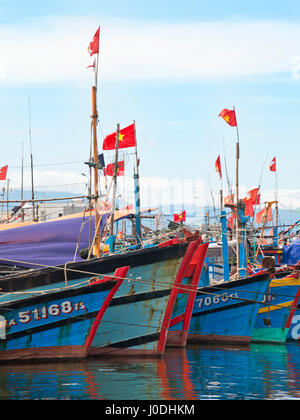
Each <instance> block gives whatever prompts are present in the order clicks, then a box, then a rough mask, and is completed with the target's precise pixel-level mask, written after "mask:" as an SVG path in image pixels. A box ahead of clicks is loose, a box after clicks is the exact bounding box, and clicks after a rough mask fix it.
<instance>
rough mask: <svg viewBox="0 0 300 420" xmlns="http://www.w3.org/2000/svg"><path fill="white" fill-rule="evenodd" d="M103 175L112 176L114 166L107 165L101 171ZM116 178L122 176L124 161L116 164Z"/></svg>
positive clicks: (111, 164)
mask: <svg viewBox="0 0 300 420" xmlns="http://www.w3.org/2000/svg"><path fill="white" fill-rule="evenodd" d="M103 172H104V175H107V176H113V175H114V172H115V164H114V163H109V164H108V165H107V166H106V169H104V170H103ZM117 176H124V160H121V161H120V162H118V169H117Z"/></svg>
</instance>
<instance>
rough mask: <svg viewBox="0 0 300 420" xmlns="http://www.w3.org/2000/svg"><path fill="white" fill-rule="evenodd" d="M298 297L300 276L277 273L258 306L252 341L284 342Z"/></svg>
mask: <svg viewBox="0 0 300 420" xmlns="http://www.w3.org/2000/svg"><path fill="white" fill-rule="evenodd" d="M299 297H300V276H299V274H296V273H292V274H291V273H290V272H287V273H286V274H284V273H277V275H275V276H274V278H273V279H272V281H271V282H270V288H269V291H268V293H267V294H266V296H265V299H264V303H263V304H262V305H261V306H260V308H259V310H258V314H257V317H256V321H255V325H254V328H253V331H252V338H251V340H252V341H253V342H270V343H276V344H283V343H285V342H286V340H287V337H288V333H289V330H290V327H291V324H292V320H293V317H294V315H295V311H296V309H297V304H298V300H299Z"/></svg>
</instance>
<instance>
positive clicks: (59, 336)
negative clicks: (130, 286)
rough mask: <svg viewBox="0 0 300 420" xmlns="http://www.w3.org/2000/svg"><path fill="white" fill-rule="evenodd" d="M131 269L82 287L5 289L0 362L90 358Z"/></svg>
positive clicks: (1, 298) (0, 302) (1, 304)
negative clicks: (90, 350) (114, 299)
mask: <svg viewBox="0 0 300 420" xmlns="http://www.w3.org/2000/svg"><path fill="white" fill-rule="evenodd" d="M128 269H129V267H121V268H118V269H117V270H116V271H115V273H114V275H113V276H106V277H104V278H101V279H98V280H95V281H91V282H88V283H86V282H80V283H79V284H78V285H77V287H69V286H67V287H60V288H48V289H47V290H44V291H43V292H41V291H31V292H30V293H28V292H27V293H26V292H19V293H16V292H12V293H3V292H2V293H1V296H0V314H1V318H0V319H1V339H0V362H1V363H3V362H8V361H10V362H23V363H24V362H25V361H29V360H31V361H32V360H35V361H46V360H47V361H49V360H51V361H52V360H69V359H72V360H73V359H84V358H86V357H87V354H88V350H89V348H90V346H91V343H92V341H93V338H94V336H95V334H96V331H97V329H98V328H99V326H100V325H101V322H102V318H103V315H104V314H105V311H106V310H107V308H108V306H109V304H110V302H111V300H112V298H113V296H114V294H115V293H116V291H117V290H118V288H119V287H120V285H121V283H122V282H123V279H124V277H125V276H126V274H127V271H128Z"/></svg>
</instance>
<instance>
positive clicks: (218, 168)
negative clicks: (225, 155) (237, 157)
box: [215, 155, 222, 178]
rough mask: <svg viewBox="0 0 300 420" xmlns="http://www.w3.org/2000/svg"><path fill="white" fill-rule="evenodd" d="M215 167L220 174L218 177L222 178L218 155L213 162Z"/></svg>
mask: <svg viewBox="0 0 300 420" xmlns="http://www.w3.org/2000/svg"><path fill="white" fill-rule="evenodd" d="M215 168H216V171H217V172H218V174H219V175H220V178H222V170H221V159H220V155H219V156H218V158H217V160H216V162H215Z"/></svg>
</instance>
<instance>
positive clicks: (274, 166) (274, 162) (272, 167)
mask: <svg viewBox="0 0 300 420" xmlns="http://www.w3.org/2000/svg"><path fill="white" fill-rule="evenodd" d="M269 169H270V171H271V172H276V157H275V156H274V157H273V159H272V161H271V163H270V165H269Z"/></svg>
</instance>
